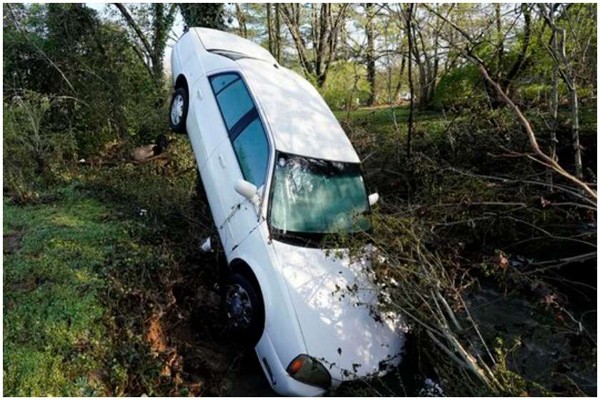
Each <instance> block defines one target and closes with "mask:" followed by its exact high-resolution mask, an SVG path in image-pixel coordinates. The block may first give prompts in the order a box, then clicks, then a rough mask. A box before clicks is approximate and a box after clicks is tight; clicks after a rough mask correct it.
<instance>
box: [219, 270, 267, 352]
mask: <svg viewBox="0 0 600 400" xmlns="http://www.w3.org/2000/svg"><path fill="white" fill-rule="evenodd" d="M259 293H260V292H259V291H258V290H257V289H256V288H255V287H254V285H253V284H252V283H251V282H250V281H249V280H248V279H247V278H246V277H245V276H243V275H240V274H233V275H231V276H230V277H229V279H228V281H227V284H226V285H225V312H226V316H227V324H228V327H229V329H230V330H231V331H232V332H233V333H234V334H235V335H236V336H239V338H240V340H242V341H243V342H245V343H247V344H249V345H251V346H254V345H256V343H258V340H259V339H260V337H261V336H262V331H263V326H264V313H265V311H264V306H263V302H262V298H261V297H260V294H259Z"/></svg>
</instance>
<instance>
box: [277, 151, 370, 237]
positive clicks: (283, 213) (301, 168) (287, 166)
mask: <svg viewBox="0 0 600 400" xmlns="http://www.w3.org/2000/svg"><path fill="white" fill-rule="evenodd" d="M368 210H369V203H368V198H367V193H366V191H365V184H364V182H363V177H362V174H361V171H360V165H359V164H358V163H343V162H333V161H325V160H318V159H314V158H308V157H300V156H296V155H290V154H285V153H281V152H280V153H278V154H277V165H276V167H275V176H274V180H273V188H272V200H271V211H270V224H271V227H272V228H273V230H274V231H275V233H277V234H283V235H285V234H291V235H296V236H302V235H304V236H307V235H308V236H313V237H314V236H322V235H325V234H332V233H341V232H344V233H355V232H359V231H367V230H369V229H370V221H369V218H368V216H367V215H366V213H367V211H368Z"/></svg>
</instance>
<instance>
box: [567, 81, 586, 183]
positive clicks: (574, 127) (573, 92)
mask: <svg viewBox="0 0 600 400" xmlns="http://www.w3.org/2000/svg"><path fill="white" fill-rule="evenodd" d="M571 84H572V87H571V89H570V90H569V98H570V103H571V131H572V135H573V136H572V140H573V155H574V157H575V176H577V177H578V178H579V179H581V178H582V177H583V165H582V161H581V145H580V143H579V100H578V98H577V83H576V82H575V78H573V80H572V82H571Z"/></svg>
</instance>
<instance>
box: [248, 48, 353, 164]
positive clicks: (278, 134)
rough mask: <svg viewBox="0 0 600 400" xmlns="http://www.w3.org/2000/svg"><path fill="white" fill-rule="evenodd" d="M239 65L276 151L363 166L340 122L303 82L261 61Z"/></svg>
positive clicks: (282, 69) (288, 71)
mask: <svg viewBox="0 0 600 400" xmlns="http://www.w3.org/2000/svg"><path fill="white" fill-rule="evenodd" d="M237 63H238V64H239V65H240V69H241V70H242V72H243V74H244V77H245V79H246V82H247V83H248V85H249V86H250V88H251V89H252V91H253V92H254V94H255V95H256V97H257V99H256V100H257V102H258V103H259V105H260V107H261V109H262V111H263V113H264V114H265V117H266V119H267V122H268V125H269V127H270V130H271V132H272V135H273V139H274V142H275V148H276V149H277V150H280V151H283V152H286V153H292V154H297V155H302V156H306V157H313V158H319V159H323V160H331V161H342V162H353V163H358V162H360V159H359V158H358V155H357V154H356V151H355V150H354V147H352V144H351V143H350V140H349V139H348V137H347V136H346V133H345V132H344V130H343V129H342V127H341V126H340V124H339V122H338V120H337V118H336V117H335V115H333V113H332V112H331V110H330V109H329V107H328V106H327V104H326V103H325V101H324V100H323V98H322V97H321V95H320V94H319V92H318V91H317V90H316V89H315V88H314V87H313V86H312V85H311V84H310V83H308V82H307V81H306V80H305V79H304V78H302V77H300V76H299V75H298V74H296V73H295V72H293V71H291V70H289V69H287V68H284V67H282V66H279V65H273V64H271V63H266V62H264V61H260V60H255V59H247V58H246V59H239V60H237Z"/></svg>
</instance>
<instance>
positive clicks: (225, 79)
mask: <svg viewBox="0 0 600 400" xmlns="http://www.w3.org/2000/svg"><path fill="white" fill-rule="evenodd" d="M238 79H240V77H239V76H238V75H236V74H221V75H217V76H215V77H213V78H211V80H210V84H211V85H212V88H213V90H214V91H215V94H219V92H220V91H221V90H223V89H225V87H227V85H229V84H230V83H231V82H233V81H235V80H238Z"/></svg>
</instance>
